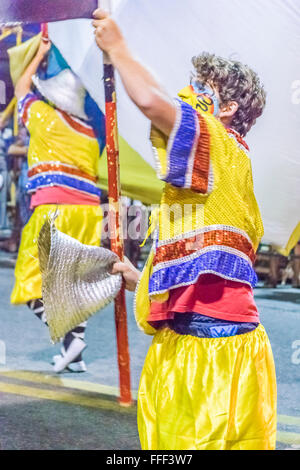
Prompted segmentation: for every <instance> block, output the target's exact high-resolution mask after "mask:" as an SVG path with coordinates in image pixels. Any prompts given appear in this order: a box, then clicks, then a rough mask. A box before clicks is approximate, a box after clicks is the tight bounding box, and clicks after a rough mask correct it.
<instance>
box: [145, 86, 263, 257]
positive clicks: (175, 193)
mask: <svg viewBox="0 0 300 470" xmlns="http://www.w3.org/2000/svg"><path fill="white" fill-rule="evenodd" d="M179 96H180V97H181V98H182V99H183V101H186V102H187V103H189V104H191V105H192V106H196V103H197V100H196V99H195V100H193V94H192V91H191V90H190V88H189V87H186V88H184V90H182V91H181V92H180V93H179ZM197 111H198V112H200V113H201V115H202V117H203V118H204V119H205V122H206V125H207V127H208V130H209V134H210V161H211V165H212V168H213V191H212V193H211V194H209V195H203V194H200V193H196V192H194V191H192V190H190V189H183V188H177V187H175V186H172V185H170V184H166V186H165V189H164V191H163V195H162V199H161V211H160V221H159V225H160V233H159V239H160V240H168V239H170V238H173V237H176V236H178V235H181V234H182V233H186V232H189V231H192V230H196V229H199V228H203V227H206V226H210V225H229V226H232V227H235V228H238V229H241V230H243V231H244V232H246V233H247V234H248V235H249V237H250V239H251V241H252V244H253V247H254V250H255V251H256V250H257V248H258V246H259V243H260V240H261V238H262V236H263V233H264V229H263V223H262V219H261V215H260V211H259V208H258V204H257V201H256V198H255V195H254V188H253V180H252V167H251V161H250V159H249V157H248V156H247V154H246V153H245V152H244V151H243V150H242V149H241V148H239V147H238V146H237V144H236V142H235V140H234V139H233V138H231V137H229V135H228V133H227V131H226V129H225V128H224V126H223V124H222V123H221V122H220V121H218V120H217V119H216V118H215V117H214V116H213V115H211V114H209V113H205V112H202V111H199V110H197ZM200 134H201V129H200ZM200 138H201V137H200ZM151 139H152V144H153V146H154V147H155V148H156V149H157V155H158V157H159V161H160V168H161V172H162V173H164V172H165V169H166V166H167V159H168V153H167V145H168V141H167V139H165V138H164V137H163V135H162V134H161V133H159V131H157V130H155V129H152V134H151ZM175 204H176V205H177V208H176V206H174V205H175ZM185 205H189V206H190V205H193V209H192V210H191V211H190V212H189V211H186V212H184V206H185ZM197 205H198V210H196V208H197ZM201 205H203V207H202V211H201V209H200V207H199V206H201ZM204 205H205V208H204ZM172 206H173V207H175V208H176V209H175V212H174V217H171V218H170V216H169V213H170V208H171V207H172ZM190 207H191V206H190ZM183 215H184V217H183Z"/></svg>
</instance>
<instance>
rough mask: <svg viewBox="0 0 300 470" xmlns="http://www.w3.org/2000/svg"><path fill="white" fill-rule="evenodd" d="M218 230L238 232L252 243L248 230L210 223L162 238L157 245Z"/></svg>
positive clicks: (168, 243)
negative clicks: (171, 236) (172, 236)
mask: <svg viewBox="0 0 300 470" xmlns="http://www.w3.org/2000/svg"><path fill="white" fill-rule="evenodd" d="M217 230H222V231H224V232H233V233H238V234H239V235H242V236H243V237H245V238H246V239H247V240H248V241H249V243H251V245H252V241H251V239H250V237H249V235H248V234H247V233H246V232H244V231H243V230H241V229H239V228H236V227H233V226H231V225H208V226H207V227H204V228H200V229H196V230H192V231H191V232H186V233H182V234H180V235H177V236H176V237H174V238H168V239H167V240H160V241H159V242H158V245H157V247H158V248H159V247H161V246H165V245H170V244H172V243H175V242H177V241H179V240H184V239H188V238H192V237H195V236H197V235H200V234H202V233H207V232H214V231H217Z"/></svg>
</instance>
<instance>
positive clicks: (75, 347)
mask: <svg viewBox="0 0 300 470" xmlns="http://www.w3.org/2000/svg"><path fill="white" fill-rule="evenodd" d="M85 348H86V344H85V342H84V341H83V340H82V339H80V338H74V339H73V341H72V343H71V344H70V346H69V347H68V350H67V351H66V353H65V355H64V356H54V358H53V360H54V363H55V364H54V368H53V369H54V372H57V373H59V372H62V371H63V370H65V369H66V368H67V367H68V368H70V366H71V362H73V361H74V359H76V357H77V356H79V354H80V353H82V351H83V350H84V349H85ZM80 362H83V361H80ZM74 364H76V363H74ZM74 364H72V366H71V368H72V369H70V370H72V371H74V372H79V370H74ZM78 364H80V363H78ZM77 368H78V366H77ZM75 369H76V366H75ZM80 372H83V371H81V370H80Z"/></svg>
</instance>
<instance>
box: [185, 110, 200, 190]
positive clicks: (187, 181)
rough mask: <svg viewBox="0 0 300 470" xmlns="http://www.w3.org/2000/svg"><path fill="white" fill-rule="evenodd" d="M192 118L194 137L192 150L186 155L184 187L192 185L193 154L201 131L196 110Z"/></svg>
mask: <svg viewBox="0 0 300 470" xmlns="http://www.w3.org/2000/svg"><path fill="white" fill-rule="evenodd" d="M194 120H195V128H196V135H195V137H194V143H193V147H192V151H191V153H190V155H189V157H188V163H187V171H186V176H185V183H184V187H185V188H191V186H192V177H193V170H194V164H195V154H196V150H197V146H198V141H199V138H200V132H201V130H200V123H199V119H198V117H197V113H196V112H195V114H194Z"/></svg>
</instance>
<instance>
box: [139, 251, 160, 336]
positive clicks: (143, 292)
mask: <svg viewBox="0 0 300 470" xmlns="http://www.w3.org/2000/svg"><path fill="white" fill-rule="evenodd" d="M153 256H154V252H153V251H151V253H150V255H149V257H148V259H147V262H146V264H145V267H144V269H143V272H142V276H141V278H140V280H139V283H138V287H137V289H136V291H135V308H134V314H135V319H136V322H137V325H138V327H139V328H140V329H141V330H142V331H143V332H144V333H146V334H147V335H155V333H156V330H155V329H154V328H152V327H151V326H150V325H149V323H148V322H147V318H148V316H149V313H150V306H151V304H150V299H149V294H148V292H149V279H150V276H151V272H152V262H153Z"/></svg>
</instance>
